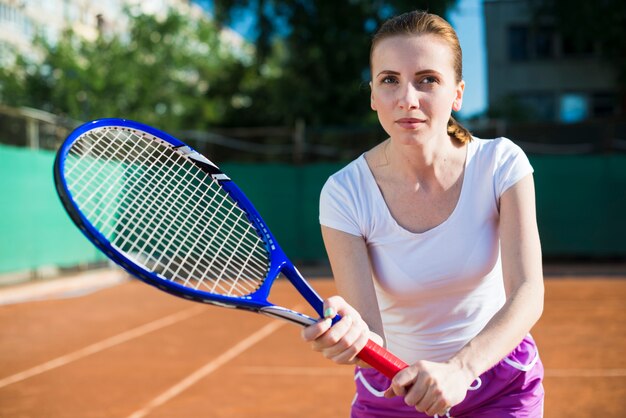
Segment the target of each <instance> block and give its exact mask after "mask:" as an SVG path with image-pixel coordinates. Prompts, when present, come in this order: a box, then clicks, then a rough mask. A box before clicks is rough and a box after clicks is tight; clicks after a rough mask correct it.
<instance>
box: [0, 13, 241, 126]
mask: <svg viewBox="0 0 626 418" xmlns="http://www.w3.org/2000/svg"><path fill="white" fill-rule="evenodd" d="M128 13H129V15H130V17H131V19H130V20H131V27H130V30H129V32H128V33H127V34H125V35H121V34H120V35H113V36H106V35H104V34H100V36H99V37H98V38H97V39H96V40H95V41H89V40H87V39H84V38H80V37H78V36H77V35H76V34H74V33H73V32H72V31H67V32H65V33H64V34H63V35H62V36H61V38H60V39H59V41H58V42H57V43H55V44H52V43H50V42H49V41H47V40H46V39H44V38H43V37H41V36H39V37H37V38H36V40H35V46H36V47H39V48H40V49H41V50H42V51H43V60H42V61H33V60H31V59H28V58H26V57H23V56H18V57H17V59H16V63H15V65H14V66H12V67H11V68H8V69H7V68H5V69H2V70H1V71H0V98H1V100H2V101H3V102H4V103H7V104H9V105H13V106H22V105H24V106H31V107H37V108H40V109H44V110H47V111H49V112H52V113H56V114H60V115H66V116H69V117H71V118H74V119H77V120H89V119H94V118H101V117H124V118H129V119H136V120H139V121H142V122H144V123H148V124H153V125H156V126H160V127H162V128H163V129H169V130H178V129H194V128H195V129H202V128H206V127H207V126H209V125H212V124H217V123H219V122H221V121H222V119H223V117H224V115H225V113H226V110H227V109H228V108H229V107H230V106H231V102H232V100H233V93H232V92H233V91H237V90H238V83H239V79H236V78H233V77H232V73H236V72H238V71H241V70H240V69H241V68H243V67H245V64H244V61H245V59H243V58H242V57H238V56H237V55H236V53H235V52H233V47H232V45H228V44H224V42H223V41H222V40H221V38H220V33H219V29H218V28H217V27H216V26H215V25H214V24H213V23H212V22H210V21H209V20H207V19H200V20H190V19H189V18H187V17H185V16H182V15H181V14H178V13H176V12H174V11H170V13H169V14H168V15H167V16H166V17H165V18H164V19H159V18H157V17H155V16H153V15H145V14H140V15H132V13H131V12H130V11H129V12H128ZM239 52H240V53H242V51H239Z"/></svg>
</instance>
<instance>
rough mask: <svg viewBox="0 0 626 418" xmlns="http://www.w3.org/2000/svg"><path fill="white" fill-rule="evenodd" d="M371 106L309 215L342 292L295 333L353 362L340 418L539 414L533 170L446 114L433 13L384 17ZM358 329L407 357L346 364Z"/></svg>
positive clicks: (451, 104) (456, 57)
mask: <svg viewBox="0 0 626 418" xmlns="http://www.w3.org/2000/svg"><path fill="white" fill-rule="evenodd" d="M370 67H371V72H372V81H371V83H370V86H371V107H372V109H373V110H374V111H376V112H377V114H378V118H379V121H380V123H381V125H382V126H383V128H384V129H385V131H386V132H387V133H388V135H389V138H388V139H387V140H386V141H384V142H382V143H381V144H379V145H377V146H375V147H374V148H373V149H371V150H369V151H367V152H366V153H365V154H363V155H362V156H360V157H359V158H357V159H356V160H355V161H353V162H352V163H350V164H349V165H348V166H346V167H345V168H344V169H342V170H341V171H339V172H338V173H336V174H334V175H333V176H331V178H330V179H329V180H328V181H327V183H326V185H325V186H324V189H323V191H322V195H321V199H320V222H321V224H322V235H323V238H324V244H325V246H326V249H327V252H328V255H329V259H330V263H331V267H332V270H333V275H334V277H335V281H336V286H337V290H338V292H339V294H340V295H341V296H335V297H331V298H329V299H328V300H326V301H325V313H326V316H327V318H328V317H333V316H334V315H335V314H340V315H342V317H343V318H342V319H341V321H339V322H337V323H336V324H335V325H333V326H332V327H331V322H330V319H326V320H323V321H320V322H318V323H317V324H314V325H311V326H309V327H307V328H305V329H304V331H303V338H304V339H305V340H307V341H310V342H311V344H312V346H313V349H314V350H317V351H321V352H322V353H323V354H324V356H326V357H328V358H330V359H332V360H333V361H335V362H337V363H340V364H353V363H356V364H357V367H356V369H355V380H356V383H357V395H356V398H355V401H354V403H353V406H352V417H355V418H356V417H385V418H387V417H420V416H425V415H428V416H445V415H447V416H454V417H539V416H542V413H543V412H542V411H543V387H542V383H541V381H542V375H543V368H542V365H541V362H540V361H539V358H538V355H537V351H536V347H535V344H534V342H533V340H532V338H531V337H530V335H528V332H529V330H530V329H531V327H532V326H533V325H534V324H535V322H536V321H537V320H538V319H539V317H540V316H541V312H542V309H543V276H542V270H541V249H540V243H539V235H538V231H537V225H536V216H535V207H534V206H535V203H534V185H533V178H532V167H531V166H530V164H529V162H528V159H527V158H526V156H525V155H524V153H523V152H522V151H521V149H520V148H519V147H517V146H516V145H514V144H513V143H512V142H511V141H509V140H508V139H505V138H498V139H496V140H490V141H488V140H482V139H479V138H475V137H472V136H471V134H470V133H469V132H468V131H467V130H466V129H465V128H463V127H462V126H461V125H459V124H458V123H457V122H456V121H455V120H454V119H453V118H452V117H451V112H452V110H455V111H458V110H459V109H460V108H461V104H462V100H463V91H464V87H465V84H464V82H463V80H462V65H461V48H460V45H459V41H458V39H457V36H456V34H455V32H454V30H453V29H452V28H451V26H450V25H449V24H448V23H447V22H446V21H445V20H443V19H442V18H440V17H438V16H436V15H432V14H428V13H424V12H419V11H416V12H412V13H407V14H404V15H401V16H397V17H395V18H393V19H390V20H389V21H388V22H386V23H385V24H384V25H383V26H382V27H381V29H380V30H379V31H378V33H377V34H376V35H375V37H374V39H373V42H372V48H371V53H370ZM368 339H372V340H374V341H376V342H378V343H380V344H383V345H385V346H386V347H387V348H388V349H389V350H390V351H391V352H393V353H394V354H396V355H397V356H398V357H400V358H402V359H403V360H404V361H406V362H407V363H408V364H410V366H409V367H408V368H407V369H405V370H403V371H401V372H399V373H398V374H397V375H396V376H395V377H394V379H393V380H392V381H389V380H388V379H386V378H385V377H384V376H382V375H381V374H380V373H378V372H377V371H376V370H374V369H371V368H367V367H366V365H364V364H362V362H359V361H358V358H357V357H356V354H357V353H358V352H359V351H360V350H361V349H362V348H363V346H364V345H365V343H366V342H367V340H368Z"/></svg>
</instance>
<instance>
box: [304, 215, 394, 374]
mask: <svg viewBox="0 0 626 418" xmlns="http://www.w3.org/2000/svg"><path fill="white" fill-rule="evenodd" d="M322 237H323V238H324V245H325V247H326V252H327V253H328V258H329V260H330V264H331V267H332V271H333V276H334V279H335V284H336V287H337V291H338V293H339V294H340V295H341V296H342V297H331V298H329V299H327V300H326V301H324V308H325V312H326V311H328V310H329V314H327V315H326V316H327V317H333V316H334V315H335V314H339V315H341V316H342V319H341V321H339V322H338V323H336V324H335V325H334V326H333V327H332V328H331V327H330V320H326V321H320V322H318V323H317V324H314V325H311V326H309V327H306V328H305V329H304V330H303V332H302V336H303V338H304V339H305V340H307V341H310V342H311V344H312V347H313V349H314V350H316V351H321V352H322V353H323V354H324V356H325V357H327V358H330V359H332V360H333V361H335V362H337V363H354V362H355V361H356V355H357V354H358V353H359V352H360V351H361V349H362V348H363V347H364V346H365V344H366V343H367V340H368V339H372V340H373V341H374V342H376V343H378V344H381V345H382V344H383V338H382V337H381V336H382V335H383V326H382V321H381V318H380V312H379V310H378V301H377V299H376V293H375V290H374V283H373V281H372V270H371V267H370V261H369V257H368V253H367V247H366V246H365V242H364V240H363V238H361V237H357V236H354V235H351V234H348V233H345V232H342V231H338V230H336V229H332V228H328V227H325V226H322ZM360 364H362V365H364V363H360Z"/></svg>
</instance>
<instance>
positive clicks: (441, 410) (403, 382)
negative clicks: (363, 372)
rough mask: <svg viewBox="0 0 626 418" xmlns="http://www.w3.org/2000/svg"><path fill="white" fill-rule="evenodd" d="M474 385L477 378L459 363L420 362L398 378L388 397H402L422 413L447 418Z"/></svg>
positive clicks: (397, 376) (396, 377)
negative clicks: (451, 409) (450, 410)
mask: <svg viewBox="0 0 626 418" xmlns="http://www.w3.org/2000/svg"><path fill="white" fill-rule="evenodd" d="M473 381H474V376H473V375H471V373H469V371H467V370H465V369H464V368H462V367H461V366H460V365H458V364H456V363H452V362H446V363H435V362H431V361H418V362H417V363H415V364H413V365H412V366H410V367H407V368H406V369H404V370H401V371H400V372H398V374H396V376H395V377H394V378H393V380H392V382H391V386H390V387H389V389H387V390H386V391H385V397H386V398H393V397H394V396H403V397H404V401H405V402H406V404H407V405H410V406H414V407H415V409H417V410H418V411H419V412H423V413H425V414H426V415H430V416H433V415H435V414H437V415H439V416H445V415H446V413H447V412H448V411H449V409H450V408H451V407H453V406H454V405H457V404H459V403H461V402H462V401H463V399H465V395H466V394H467V390H468V388H469V387H470V385H471V384H472V382H473Z"/></svg>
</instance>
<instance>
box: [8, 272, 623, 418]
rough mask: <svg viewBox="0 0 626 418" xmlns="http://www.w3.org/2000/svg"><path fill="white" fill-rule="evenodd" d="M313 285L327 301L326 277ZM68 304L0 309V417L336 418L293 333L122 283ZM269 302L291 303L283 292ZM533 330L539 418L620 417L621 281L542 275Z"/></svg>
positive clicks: (330, 387)
mask: <svg viewBox="0 0 626 418" xmlns="http://www.w3.org/2000/svg"><path fill="white" fill-rule="evenodd" d="M102 274H103V275H104V274H108V275H111V274H117V275H120V274H122V273H119V272H117V271H114V272H111V271H105V272H104V273H102ZM311 282H312V284H313V286H314V287H315V288H316V289H317V290H318V292H319V293H320V294H321V295H322V296H329V295H331V294H333V293H334V287H333V282H332V280H330V279H324V278H318V279H313V280H311ZM59 283H62V280H61V281H59ZM29 286H30V288H32V289H35V287H34V286H36V285H22V286H14V287H12V288H4V289H1V292H0V293H2V294H4V295H6V294H8V293H10V292H12V291H16V292H17V291H19V292H22V293H24V291H25V289H26V294H28V289H29ZM71 293H72V294H71V295H68V294H66V293H63V291H59V290H57V291H56V292H52V293H50V294H49V295H48V296H47V297H45V298H43V299H42V300H37V301H23V302H20V303H10V304H4V305H1V306H0V417H50V418H52V417H80V418H89V417H107V418H108V417H120V418H130V417H133V418H139V417H144V416H147V417H246V418H247V417H268V418H270V417H271V418H281V417H295V418H307V417H311V418H313V417H329V418H330V417H347V416H348V413H349V412H348V411H349V405H350V402H351V400H352V397H353V380H352V372H351V368H350V367H342V366H336V365H334V364H332V363H330V362H329V361H327V360H325V359H324V358H323V357H322V356H321V355H319V354H318V353H314V352H312V351H311V350H310V349H309V347H308V345H307V344H305V343H304V342H303V341H302V340H301V339H300V330H299V328H297V327H295V326H292V325H290V324H287V323H283V322H281V321H276V320H272V319H270V318H266V317H263V316H259V315H253V314H250V313H246V312H240V311H235V310H228V309H221V308H215V307H210V306H206V305H201V304H196V303H193V302H188V301H184V300H181V299H178V298H175V297H172V296H169V295H167V294H165V293H162V292H160V291H158V290H156V289H154V288H152V287H150V286H146V285H144V284H142V283H140V282H137V281H134V280H129V281H125V282H122V284H117V285H115V286H112V287H108V288H105V289H100V290H97V291H93V292H89V289H84V290H83V294H80V295H77V294H76V290H72V292H71ZM2 294H0V296H2ZM40 297H41V296H40ZM270 299H271V300H273V301H274V302H275V303H280V304H283V305H285V306H288V307H295V306H297V305H299V304H302V303H303V302H302V300H301V299H300V297H299V296H298V295H297V294H296V293H295V291H292V290H291V288H290V285H289V284H288V283H287V282H286V281H282V280H281V281H279V282H278V283H277V284H276V289H275V290H274V291H273V294H272V297H271V298H270ZM0 302H1V300H0ZM532 332H533V335H534V337H535V339H536V340H537V342H538V344H539V349H540V353H541V356H542V359H543V362H544V365H545V368H546V378H545V388H546V393H547V395H546V407H545V416H546V417H548V418H560V417H563V418H565V417H568V418H569V417H603V418H608V417H622V416H624V415H625V414H626V412H625V411H626V274H625V275H623V276H619V275H612V276H610V277H609V276H606V277H601V276H595V277H594V276H579V275H577V276H568V275H560V276H558V277H550V276H549V275H547V277H546V303H545V310H544V314H543V317H542V319H541V320H540V322H539V323H538V324H537V326H536V327H535V328H534V329H533V331H532Z"/></svg>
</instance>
